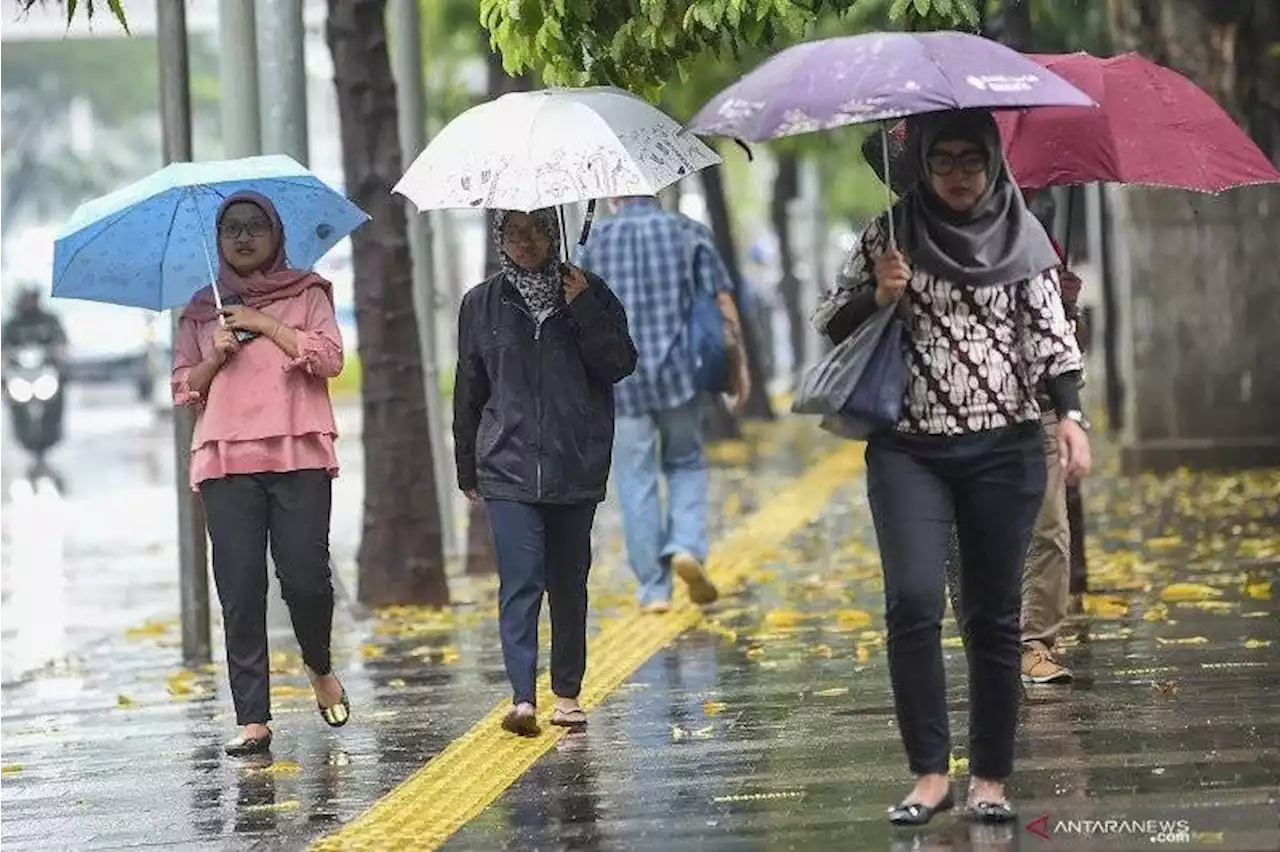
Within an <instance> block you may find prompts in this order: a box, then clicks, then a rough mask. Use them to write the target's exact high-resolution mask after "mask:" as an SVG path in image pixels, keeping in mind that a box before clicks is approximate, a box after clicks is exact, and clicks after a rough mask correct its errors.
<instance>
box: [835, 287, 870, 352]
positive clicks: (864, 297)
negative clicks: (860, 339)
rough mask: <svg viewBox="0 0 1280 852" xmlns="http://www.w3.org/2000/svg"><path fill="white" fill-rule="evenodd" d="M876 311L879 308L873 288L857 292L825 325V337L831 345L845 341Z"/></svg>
mask: <svg viewBox="0 0 1280 852" xmlns="http://www.w3.org/2000/svg"><path fill="white" fill-rule="evenodd" d="M878 310H880V306H879V305H877V304H876V291H875V288H874V287H872V288H870V289H862V290H859V291H858V292H857V293H856V294H855V295H854V296H853V298H852V299H850V300H849V302H848V304H846V305H844V306H843V307H842V308H840V309H839V310H837V311H836V312H835V314H833V315H832V317H831V321H830V322H829V323H827V336H828V337H830V338H831V342H832V343H839V342H841V341H842V340H845V339H847V338H848V337H849V335H851V334H853V333H854V332H855V331H857V330H858V327H859V326H860V325H862V324H863V323H864V322H866V321H867V320H869V319H871V317H872V316H874V315H875V312H876V311H878Z"/></svg>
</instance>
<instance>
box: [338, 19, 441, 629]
mask: <svg viewBox="0 0 1280 852" xmlns="http://www.w3.org/2000/svg"><path fill="white" fill-rule="evenodd" d="M385 19H386V3H385V0H329V16H328V21H327V24H326V34H327V37H328V41H329V49H330V51H331V52H332V54H333V68H334V73H333V77H334V85H335V86H336V88H337V91H338V115H339V118H340V121H341V128H342V160H343V169H344V171H345V172H346V181H347V193H348V195H350V197H351V200H352V201H354V202H355V203H356V204H358V205H359V206H360V207H361V208H363V209H364V210H366V211H367V212H368V213H369V214H370V216H371V217H372V221H370V222H368V223H367V224H365V225H364V226H363V227H361V228H359V229H357V230H356V232H355V233H354V234H352V237H351V251H352V265H353V267H354V274H355V280H356V281H358V282H360V283H359V286H357V287H356V290H355V300H356V301H355V307H356V329H357V332H358V333H359V337H360V346H359V351H360V362H361V364H362V366H363V369H364V375H363V377H362V387H361V403H362V406H363V412H364V471H365V473H364V489H365V490H364V529H363V532H362V535H361V538H360V549H359V552H358V555H357V562H358V565H359V599H360V602H361V603H363V604H367V605H370V606H384V605H390V604H424V605H429V606H444V605H447V604H448V603H449V586H448V583H447V581H446V579H445V572H444V553H443V549H442V548H443V542H442V535H441V529H440V506H439V503H438V501H437V496H436V487H435V473H434V471H435V468H434V467H433V466H432V461H431V453H432V452H433V450H434V448H433V447H432V446H431V445H430V435H431V433H430V430H429V428H428V425H427V401H426V395H425V389H424V386H423V373H422V353H421V350H420V348H419V345H418V323H417V319H416V316H415V312H414V305H413V284H412V272H411V265H410V260H409V243H408V240H407V239H406V236H405V234H406V222H405V211H404V205H403V204H402V203H401V202H400V200H399V199H398V198H396V197H395V196H393V195H392V194H391V187H392V186H393V185H394V184H395V182H396V181H397V180H398V179H399V178H400V174H401V156H400V142H399V138H398V136H397V127H396V121H397V116H396V85H395V80H394V78H393V77H392V75H391V63H390V61H389V59H388V56H387V38H386V24H385Z"/></svg>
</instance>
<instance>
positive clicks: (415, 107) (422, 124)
mask: <svg viewBox="0 0 1280 852" xmlns="http://www.w3.org/2000/svg"><path fill="white" fill-rule="evenodd" d="M388 6H389V9H388V11H389V17H390V22H389V23H390V27H389V30H390V33H389V36H390V45H389V46H390V49H391V70H392V73H393V74H394V75H395V78H396V100H397V104H396V111H397V112H398V113H399V118H400V149H401V152H402V156H403V157H404V162H403V163H402V164H401V165H402V166H403V167H404V168H408V165H409V163H410V162H411V161H412V159H413V158H414V157H416V156H417V155H418V154H419V153H420V152H421V151H422V149H423V148H425V147H426V145H427V116H426V93H425V91H424V86H423V83H422V26H421V21H420V20H419V10H418V0H390V3H389V4H388ZM405 212H406V214H407V217H408V222H409V253H410V255H411V256H412V257H413V297H414V306H415V308H416V309H417V314H418V343H419V347H420V348H421V350H422V378H423V382H424V383H425V388H424V391H425V393H426V401H427V428H428V429H429V430H430V432H431V435H430V445H431V461H432V464H433V465H434V466H435V474H436V475H435V480H436V494H437V495H438V499H437V503H438V504H439V506H440V527H441V532H442V534H443V545H444V552H445V553H446V554H447V555H449V556H456V555H458V554H459V552H460V550H459V541H458V531H457V529H456V525H455V523H454V519H455V514H454V509H455V489H454V488H453V486H452V483H453V470H452V467H451V466H450V465H449V464H448V461H447V458H448V455H449V454H448V446H447V443H448V439H447V438H446V436H445V431H444V411H443V404H444V401H443V400H442V399H441V398H440V369H439V365H438V359H439V346H438V344H437V342H436V341H437V334H438V332H439V329H438V327H437V325H436V309H437V307H438V302H437V293H436V288H435V287H434V282H433V280H432V279H433V277H434V271H435V257H434V252H433V251H432V249H433V246H434V236H433V234H432V232H431V214H430V213H419V212H418V211H417V210H416V209H415V208H414V207H413V204H412V203H411V202H409V201H408V200H407V199H406V200H405Z"/></svg>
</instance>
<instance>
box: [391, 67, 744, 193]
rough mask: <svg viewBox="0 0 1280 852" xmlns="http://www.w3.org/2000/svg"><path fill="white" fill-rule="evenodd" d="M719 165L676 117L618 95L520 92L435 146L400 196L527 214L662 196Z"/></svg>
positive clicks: (610, 91)
mask: <svg viewBox="0 0 1280 852" xmlns="http://www.w3.org/2000/svg"><path fill="white" fill-rule="evenodd" d="M719 162H720V157H719V156H718V155H717V154H716V153H715V151H713V150H711V148H709V147H707V145H706V144H704V143H703V142H702V141H701V140H699V139H698V138H697V137H695V136H693V135H691V134H687V133H683V132H682V128H681V125H680V124H679V123H678V122H676V121H675V120H674V119H672V118H671V117H670V116H668V115H666V114H665V113H663V112H662V111H661V110H658V109H657V108H655V107H654V106H652V105H651V104H649V103H647V102H646V101H643V100H641V99H640V98H638V97H636V96H635V95H632V94H630V93H629V92H624V91H622V90H621V89H616V88H613V87H611V86H600V87H595V88H587V89H543V90H540V91H537V92H513V93H511V94H508V95H503V96H502V97H500V98H497V99H495V100H492V101H489V102H487V103H483V104H480V105H479V106H475V107H472V108H471V109H469V110H467V111H466V112H464V113H462V114H461V115H459V116H458V117H457V118H455V119H454V120H453V121H451V122H449V124H448V125H447V126H445V128H444V129H443V130H441V131H440V133H439V134H438V135H437V136H436V137H435V139H433V140H431V143H430V144H429V145H427V147H426V149H425V150H424V151H423V152H422V153H421V154H419V155H418V157H417V159H415V160H414V161H413V165H411V166H409V170H408V171H407V172H406V173H405V175H404V177H402V178H401V179H400V182H399V183H397V184H396V186H395V189H394V190H393V191H394V192H398V193H400V194H401V195H404V196H405V197H407V198H408V199H409V200H410V201H412V202H413V203H414V205H415V206H416V207H417V208H418V209H419V210H448V209H457V208H498V209H502V210H521V211H524V212H526V213H527V212H530V211H533V210H538V209H541V208H543V207H557V206H560V205H564V204H572V203H576V202H580V201H593V200H595V199H598V198H611V197H617V196H624V195H655V194H657V192H658V191H659V190H661V189H663V188H665V187H667V186H670V185H671V184H673V183H676V182H677V181H679V180H680V179H681V178H683V177H686V176H687V175H691V174H693V173H695V172H697V171H700V170H702V169H705V168H707V167H708V166H713V165H715V164H716V163H719Z"/></svg>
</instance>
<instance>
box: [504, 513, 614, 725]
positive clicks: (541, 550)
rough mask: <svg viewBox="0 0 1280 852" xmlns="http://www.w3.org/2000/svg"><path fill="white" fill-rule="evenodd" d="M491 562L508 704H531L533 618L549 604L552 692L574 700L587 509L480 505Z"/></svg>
mask: <svg viewBox="0 0 1280 852" xmlns="http://www.w3.org/2000/svg"><path fill="white" fill-rule="evenodd" d="M485 508H486V509H487V511H488V515H489V526H490V528H491V529H492V531H493V549H494V551H495V552H496V555H497V557H498V630H499V633H500V635H501V638H502V659H503V662H504V663H505V664H506V667H507V677H508V678H509V679H510V680H511V695H512V703H513V704H520V703H521V702H526V701H527V702H529V703H530V704H536V703H537V686H536V685H537V677H538V616H539V613H540V612H541V610H542V595H543V593H544V592H545V593H546V595H547V601H548V603H549V604H550V605H551V691H552V692H554V693H555V694H556V695H557V696H559V697H561V698H577V697H578V693H580V692H581V691H582V678H583V676H584V675H585V674H586V671H587V575H588V574H589V573H590V571H591V526H592V524H593V523H594V521H595V514H596V506H595V504H594V503H578V504H572V505H552V504H549V503H517V502H514V501H511V500H487V501H486V502H485Z"/></svg>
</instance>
